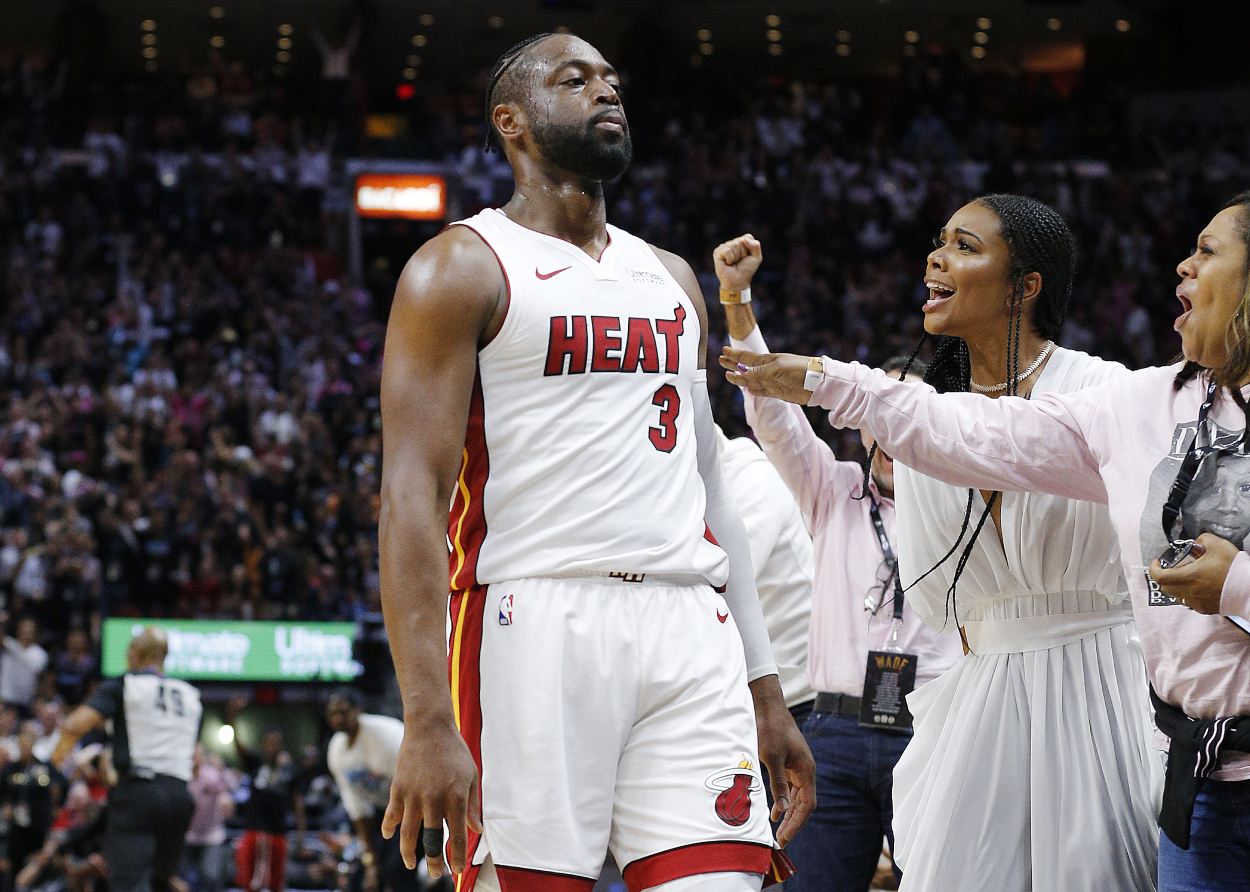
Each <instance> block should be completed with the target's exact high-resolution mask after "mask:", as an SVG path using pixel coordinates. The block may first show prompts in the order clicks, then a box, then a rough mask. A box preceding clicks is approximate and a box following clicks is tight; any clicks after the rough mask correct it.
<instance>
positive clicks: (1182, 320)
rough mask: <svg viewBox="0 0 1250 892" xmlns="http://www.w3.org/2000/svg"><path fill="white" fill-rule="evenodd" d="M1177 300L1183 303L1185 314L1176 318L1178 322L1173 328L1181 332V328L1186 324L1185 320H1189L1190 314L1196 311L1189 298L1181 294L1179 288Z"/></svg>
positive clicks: (1174, 323)
mask: <svg viewBox="0 0 1250 892" xmlns="http://www.w3.org/2000/svg"><path fill="white" fill-rule="evenodd" d="M1176 299H1177V300H1179V301H1180V302H1181V308H1182V310H1183V312H1182V313H1181V314H1180V315H1179V316H1177V317H1176V321H1175V322H1173V323H1172V328H1173V330H1175V331H1180V330H1181V326H1182V325H1184V324H1185V320H1187V319H1188V318H1189V314H1190V313H1192V312H1193V311H1194V305H1193V304H1192V303H1190V302H1189V298H1187V297H1186V296H1185V295H1184V294H1182V293H1181V290H1180V289H1179V288H1177V289H1176Z"/></svg>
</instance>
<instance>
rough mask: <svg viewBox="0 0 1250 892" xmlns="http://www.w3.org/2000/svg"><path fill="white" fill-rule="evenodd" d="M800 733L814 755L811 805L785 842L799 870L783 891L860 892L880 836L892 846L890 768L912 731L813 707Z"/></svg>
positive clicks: (874, 865) (874, 859) (869, 873)
mask: <svg viewBox="0 0 1250 892" xmlns="http://www.w3.org/2000/svg"><path fill="white" fill-rule="evenodd" d="M803 737H804V738H805V739H806V740H807V745H808V746H809V747H811V749H812V756H813V757H814V758H815V759H816V810H815V811H814V812H812V816H811V817H810V818H808V820H807V823H806V824H804V825H803V829H802V830H800V831H799V832H798V834H797V835H796V836H795V837H794V839H793V840H792V841H791V842H790V844H789V845H788V846H786V854H787V855H789V856H790V859H791V860H792V861H793V862H794V866H795V867H796V868H797V869H798V874H797V875H796V876H795V877H794V878H793V879H789V880H786V892H808V890H820V892H866V890H867V889H868V885H869V883H871V882H872V877H873V874H874V873H876V870H877V860H878V859H879V858H880V857H881V837H883V836H886V837H888V838H889V840H890V845H891V847H893V845H894V831H893V830H892V829H891V827H890V824H891V822H892V820H893V817H894V806H893V802H892V801H891V799H890V795H891V791H892V786H893V782H892V780H893V774H894V765H895V763H896V762H898V760H899V757H900V756H901V755H903V749H904V748H905V747H906V746H907V743H908V741H910V740H911V735H910V734H900V733H898V732H895V731H878V730H875V729H872V728H861V727H860V725H859V719H858V718H856V717H855V716H835V715H830V714H829V713H826V712H813V713H812V714H811V715H810V716H808V718H807V721H806V722H804V723H803Z"/></svg>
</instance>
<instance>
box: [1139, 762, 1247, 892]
mask: <svg viewBox="0 0 1250 892" xmlns="http://www.w3.org/2000/svg"><path fill="white" fill-rule="evenodd" d="M1234 889H1236V890H1241V892H1245V890H1247V889H1250V780H1244V781H1217V780H1208V781H1207V782H1206V783H1205V784H1203V786H1202V791H1201V792H1200V793H1199V794H1198V801H1197V802H1196V803H1195V804H1194V819H1193V822H1192V823H1191V824H1190V829H1189V851H1185V850H1183V849H1180V848H1178V847H1177V846H1176V844H1175V843H1173V842H1172V840H1170V839H1168V838H1167V834H1165V833H1160V834H1159V892H1225V890H1227V892H1232V890H1234Z"/></svg>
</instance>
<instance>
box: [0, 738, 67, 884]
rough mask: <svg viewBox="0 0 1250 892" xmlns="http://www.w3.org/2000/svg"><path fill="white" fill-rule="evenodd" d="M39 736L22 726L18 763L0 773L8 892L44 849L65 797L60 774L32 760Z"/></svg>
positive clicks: (36, 760)
mask: <svg viewBox="0 0 1250 892" xmlns="http://www.w3.org/2000/svg"><path fill="white" fill-rule="evenodd" d="M38 734H39V729H38V728H37V727H36V726H35V723H34V722H26V723H25V724H23V725H22V729H21V731H19V732H18V735H17V744H18V755H17V760H16V761H14V762H11V763H9V764H8V765H6V766H4V768H2V769H0V814H2V815H3V817H4V819H5V822H6V823H7V824H8V826H9V838H8V849H7V851H6V856H5V859H4V861H5V863H6V864H7V868H6V872H7V874H8V877H9V886H8V888H10V889H12V888H13V880H14V878H15V877H16V876H17V874H18V873H19V872H20V871H21V869H22V868H23V867H25V866H26V862H27V860H28V859H29V858H30V856H31V855H33V854H35V853H36V852H38V851H39V850H40V849H41V848H43V844H44V842H45V841H46V840H47V838H48V831H49V830H50V829H51V827H52V816H53V814H54V813H55V811H56V810H57V809H58V808H59V807H60V805H61V799H62V798H63V796H64V793H65V778H64V777H63V776H62V775H61V773H60V772H59V771H57V770H56V769H55V768H53V767H52V766H51V765H49V764H48V763H47V762H44V761H41V760H40V759H37V758H35V753H34V748H35V740H36V739H37V737H38Z"/></svg>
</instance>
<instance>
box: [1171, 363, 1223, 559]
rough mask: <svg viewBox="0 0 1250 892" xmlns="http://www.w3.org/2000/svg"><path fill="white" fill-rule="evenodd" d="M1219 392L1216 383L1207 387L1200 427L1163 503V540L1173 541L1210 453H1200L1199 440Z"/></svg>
mask: <svg viewBox="0 0 1250 892" xmlns="http://www.w3.org/2000/svg"><path fill="white" fill-rule="evenodd" d="M1217 390H1218V388H1217V387H1216V386H1215V384H1214V383H1212V384H1210V385H1208V386H1207V398H1206V400H1204V401H1203V403H1202V408H1201V409H1199V410H1198V426H1197V428H1196V429H1195V430H1194V438H1193V439H1192V440H1190V441H1189V449H1188V450H1186V452H1185V458H1184V460H1183V461H1182V462H1181V467H1180V470H1179V471H1177V472H1176V479H1175V480H1174V481H1172V488H1171V490H1169V491H1168V498H1167V501H1166V502H1164V503H1163V538H1164V539H1166V540H1167V541H1168V542H1171V541H1172V528H1173V527H1174V526H1176V520H1177V518H1179V517H1180V515H1181V505H1183V504H1184V503H1185V496H1187V495H1189V487H1191V486H1192V485H1193V482H1194V477H1196V476H1197V474H1198V467H1199V465H1201V464H1202V460H1203V459H1204V458H1205V457H1206V455H1207V453H1208V452H1209V451H1210V450H1208V449H1204V450H1202V452H1199V451H1198V438H1199V437H1201V436H1202V428H1203V426H1204V425H1205V424H1206V422H1207V413H1208V412H1210V411H1211V404H1212V403H1214V402H1215V394H1216V391H1217Z"/></svg>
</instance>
